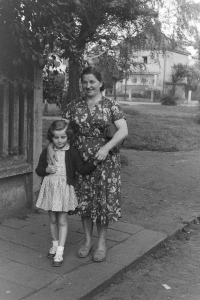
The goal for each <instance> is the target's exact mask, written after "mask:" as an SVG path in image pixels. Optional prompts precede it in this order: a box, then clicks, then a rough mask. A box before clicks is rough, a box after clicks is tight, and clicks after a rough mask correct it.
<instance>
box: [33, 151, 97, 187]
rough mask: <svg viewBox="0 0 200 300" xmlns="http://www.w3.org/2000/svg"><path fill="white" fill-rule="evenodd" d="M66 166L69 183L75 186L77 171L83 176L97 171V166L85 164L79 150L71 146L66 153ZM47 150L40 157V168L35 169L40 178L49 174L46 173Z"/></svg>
mask: <svg viewBox="0 0 200 300" xmlns="http://www.w3.org/2000/svg"><path fill="white" fill-rule="evenodd" d="M65 164H66V174H67V183H68V184H69V185H74V184H75V178H76V171H77V172H78V173H80V174H83V175H88V174H90V173H92V171H94V170H95V168H96V166H95V165H94V164H93V163H87V164H86V163H85V162H84V161H83V160H82V159H81V157H80V155H79V152H78V150H77V149H76V148H75V147H73V146H70V148H69V150H66V151H65ZM47 165H48V163H47V148H46V149H44V150H43V151H42V153H41V155H40V159H39V162H38V166H37V168H36V169H35V172H36V174H37V175H38V176H42V177H44V176H48V175H49V173H47V172H46V168H47Z"/></svg>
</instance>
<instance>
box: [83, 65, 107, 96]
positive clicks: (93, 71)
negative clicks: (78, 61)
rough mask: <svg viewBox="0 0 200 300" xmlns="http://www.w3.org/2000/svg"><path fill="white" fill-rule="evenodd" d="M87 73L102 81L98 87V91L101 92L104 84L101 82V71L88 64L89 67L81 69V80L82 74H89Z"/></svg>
mask: <svg viewBox="0 0 200 300" xmlns="http://www.w3.org/2000/svg"><path fill="white" fill-rule="evenodd" d="M89 74H93V75H94V76H95V77H96V79H97V80H98V81H99V82H102V86H101V87H100V91H101V92H102V91H104V90H105V84H104V82H103V78H102V75H101V72H100V71H99V70H98V69H97V68H95V67H93V66H89V67H87V68H85V69H83V71H82V73H81V82H82V81H83V76H84V75H89Z"/></svg>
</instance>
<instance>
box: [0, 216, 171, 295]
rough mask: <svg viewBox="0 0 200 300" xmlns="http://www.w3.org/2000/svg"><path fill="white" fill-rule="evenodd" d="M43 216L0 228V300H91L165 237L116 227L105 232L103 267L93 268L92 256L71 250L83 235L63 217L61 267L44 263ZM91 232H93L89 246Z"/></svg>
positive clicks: (45, 220) (77, 220)
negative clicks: (65, 224)
mask: <svg viewBox="0 0 200 300" xmlns="http://www.w3.org/2000/svg"><path fill="white" fill-rule="evenodd" d="M48 221H49V219H48V215H47V214H46V213H32V214H30V215H29V216H28V217H27V219H24V220H23V219H9V220H7V221H3V222H2V223H1V226H0V236H1V238H0V249H1V251H0V300H11V299H12V300H19V299H29V300H55V299H56V300H64V299H65V300H74V299H91V298H92V297H93V296H94V295H96V294H97V293H98V292H100V291H102V289H103V288H105V287H106V286H108V285H109V284H110V283H111V282H112V281H113V280H114V279H116V277H117V276H121V275H122V274H123V273H124V272H126V271H127V270H128V269H129V268H130V267H132V266H133V265H134V264H136V263H137V262H138V261H139V260H141V259H142V257H143V256H144V255H145V254H147V253H149V252H151V251H153V249H154V248H155V247H157V246H158V245H159V244H160V243H161V242H162V241H164V240H165V239H166V238H167V235H165V234H163V233H159V232H155V231H151V230H147V229H144V228H142V227H140V226H136V225H132V224H129V223H123V222H118V223H115V224H113V225H111V226H110V227H109V230H108V243H107V245H108V249H109V250H108V253H107V258H106V261H104V262H102V263H95V262H93V260H92V254H93V251H94V250H93V251H92V252H91V254H90V255H89V256H88V257H87V258H85V259H80V258H78V257H77V250H78V248H79V246H80V245H81V244H82V242H83V239H84V235H83V230H82V224H81V222H80V218H79V217H76V216H70V217H69V234H68V239H67V244H66V247H65V255H64V257H65V261H64V264H63V266H62V267H58V268H55V267H52V266H51V263H52V261H51V260H49V259H48V258H46V254H47V251H48V248H49V247H50V246H51V238H50V232H49V226H48ZM96 245H97V231H96V228H94V246H93V248H94V249H95V247H96Z"/></svg>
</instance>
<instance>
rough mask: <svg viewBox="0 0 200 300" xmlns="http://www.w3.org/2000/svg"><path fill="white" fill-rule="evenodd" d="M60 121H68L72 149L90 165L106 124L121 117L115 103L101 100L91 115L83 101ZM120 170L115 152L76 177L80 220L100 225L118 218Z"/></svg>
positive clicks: (117, 105)
mask: <svg viewBox="0 0 200 300" xmlns="http://www.w3.org/2000/svg"><path fill="white" fill-rule="evenodd" d="M63 118H65V119H68V120H70V126H71V128H72V129H73V132H74V133H75V137H76V138H75V141H74V146H75V147H76V148H77V149H78V150H79V153H80V155H81V157H82V158H83V160H84V161H87V162H91V161H92V160H94V156H95V154H96V152H97V151H98V150H99V148H100V147H102V146H103V145H104V144H105V143H106V141H105V139H104V135H103V132H104V129H105V122H106V121H116V120H119V119H122V118H124V114H123V112H122V110H121V108H120V106H119V104H118V103H117V102H115V101H113V100H110V99H108V98H105V97H103V96H102V99H101V100H100V101H99V102H98V103H96V105H95V106H94V107H93V109H92V110H91V111H90V109H89V108H88V105H87V102H86V100H85V99H84V98H81V99H79V101H76V102H72V103H70V104H69V105H68V107H67V108H66V110H65V111H64V113H63ZM120 169H121V164H120V153H119V149H118V148H116V149H115V151H112V150H111V151H110V153H109V155H108V156H107V158H106V160H104V161H103V162H101V163H100V164H98V166H97V168H96V170H95V171H94V172H92V173H91V174H90V175H86V176H83V175H79V176H78V183H77V186H76V187H75V189H76V193H77V198H78V214H79V215H80V216H81V217H86V216H90V217H91V218H92V219H93V221H94V222H95V221H96V220H98V221H100V222H101V224H108V223H109V222H114V221H117V220H118V219H119V218H121V191H120V189H121V179H120Z"/></svg>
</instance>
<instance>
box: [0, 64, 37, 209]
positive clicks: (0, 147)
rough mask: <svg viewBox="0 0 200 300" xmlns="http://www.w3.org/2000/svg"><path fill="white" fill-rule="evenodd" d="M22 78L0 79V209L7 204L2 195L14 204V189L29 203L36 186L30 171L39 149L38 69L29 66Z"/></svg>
mask: <svg viewBox="0 0 200 300" xmlns="http://www.w3.org/2000/svg"><path fill="white" fill-rule="evenodd" d="M26 78H27V77H25V78H24V79H25V81H22V83H19V82H17V81H13V82H11V81H10V80H9V79H8V78H6V77H5V78H4V79H3V80H1V83H0V209H4V204H5V207H6V206H7V207H8V206H9V203H5V202H7V201H8V200H6V197H7V198H9V199H10V201H11V202H12V201H13V202H12V203H14V202H16V205H15V206H17V201H15V200H16V197H17V195H15V191H16V189H18V194H19V195H18V198H19V201H20V199H21V198H22V197H23V198H24V201H23V203H26V202H28V203H29V206H30V203H33V202H34V199H35V193H36V191H37V190H38V189H39V180H38V178H37V176H36V175H35V172H34V171H35V165H36V164H37V161H38V157H39V154H40V152H41V150H42V70H34V69H31V70H29V74H28V78H29V80H30V82H29V84H27V83H26V84H24V82H26ZM27 82H28V81H27ZM13 178H15V179H16V185H18V186H15V184H14V183H13V182H14V181H13ZM5 180H6V181H5ZM9 180H10V186H9ZM20 184H21V188H20V189H19V185H20ZM11 186H12V188H13V192H12V191H11V189H12V188H11ZM1 188H2V191H3V192H2V193H1ZM20 197H21V198H20ZM25 198H26V199H25ZM11 206H12V205H11ZM19 206H20V203H19Z"/></svg>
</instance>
